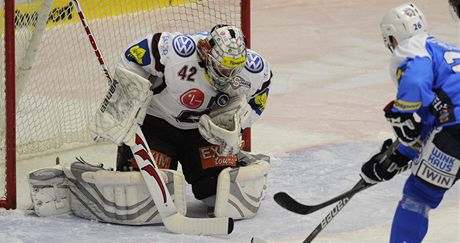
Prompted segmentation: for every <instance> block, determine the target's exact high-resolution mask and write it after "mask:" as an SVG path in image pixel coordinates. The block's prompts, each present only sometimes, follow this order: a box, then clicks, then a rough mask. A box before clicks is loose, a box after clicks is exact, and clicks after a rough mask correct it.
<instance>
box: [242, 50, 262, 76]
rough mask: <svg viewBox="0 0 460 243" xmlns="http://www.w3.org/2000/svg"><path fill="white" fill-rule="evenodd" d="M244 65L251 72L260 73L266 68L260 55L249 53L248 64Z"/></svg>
mask: <svg viewBox="0 0 460 243" xmlns="http://www.w3.org/2000/svg"><path fill="white" fill-rule="evenodd" d="M244 67H245V68H246V69H247V70H248V71H249V72H251V73H259V72H261V71H262V70H263V69H264V62H263V61H262V58H261V57H260V56H259V55H257V54H255V53H248V54H247V56H246V65H245V66H244Z"/></svg>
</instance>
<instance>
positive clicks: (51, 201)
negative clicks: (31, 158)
mask: <svg viewBox="0 0 460 243" xmlns="http://www.w3.org/2000/svg"><path fill="white" fill-rule="evenodd" d="M28 182H29V189H30V198H31V199H32V204H33V210H34V212H35V214H37V215H38V216H41V217H45V216H53V215H59V214H66V213H71V209H70V191H69V186H68V185H67V181H66V178H65V175H64V172H63V170H62V166H60V165H57V166H55V167H50V168H43V169H38V170H34V171H31V172H30V173H29V175H28Z"/></svg>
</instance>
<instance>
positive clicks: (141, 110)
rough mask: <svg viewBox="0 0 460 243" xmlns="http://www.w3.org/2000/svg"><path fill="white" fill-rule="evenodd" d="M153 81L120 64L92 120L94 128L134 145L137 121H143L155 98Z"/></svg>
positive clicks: (118, 141) (103, 135) (119, 141)
mask: <svg viewBox="0 0 460 243" xmlns="http://www.w3.org/2000/svg"><path fill="white" fill-rule="evenodd" d="M151 85H152V84H151V83H150V81H148V80H147V79H145V78H143V77H141V76H139V75H137V74H135V73H133V72H131V71H128V70H126V69H124V68H121V67H117V69H116V70H115V75H114V78H113V82H112V84H111V85H110V87H109V89H108V91H107V93H106V95H105V98H104V100H103V101H102V104H101V106H100V107H99V109H98V110H97V112H96V115H95V117H94V121H92V122H91V123H90V126H89V127H90V130H91V131H92V132H94V133H95V134H96V135H97V136H100V137H103V138H106V139H109V140H111V141H112V142H114V143H115V144H118V145H120V144H121V143H125V144H127V145H131V143H132V141H131V140H132V138H133V137H134V133H135V130H136V126H135V125H136V124H139V125H142V123H143V122H144V118H145V114H146V111H147V107H148V105H149V103H150V101H151V100H152V97H153V93H152V91H151V90H150V87H151Z"/></svg>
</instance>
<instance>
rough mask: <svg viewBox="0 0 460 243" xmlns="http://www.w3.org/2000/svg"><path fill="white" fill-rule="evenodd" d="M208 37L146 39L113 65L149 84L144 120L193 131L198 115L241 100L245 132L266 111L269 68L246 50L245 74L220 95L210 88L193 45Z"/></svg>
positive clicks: (160, 35) (165, 34) (163, 35)
mask: <svg viewBox="0 0 460 243" xmlns="http://www.w3.org/2000/svg"><path fill="white" fill-rule="evenodd" d="M207 35H208V33H207V32H200V33H196V34H192V35H189V34H181V33H168V32H163V33H156V34H150V35H148V36H146V37H145V38H143V39H141V40H140V41H137V42H134V43H133V44H131V45H130V47H129V48H128V49H127V50H126V51H125V52H124V53H123V54H122V57H121V61H120V62H119V64H118V65H120V66H121V67H123V68H125V69H128V70H130V71H132V72H134V73H136V74H138V75H140V76H142V77H144V78H146V79H149V80H150V81H151V82H152V83H153V93H154V96H153V99H152V101H151V102H150V105H149V107H148V109H147V114H149V115H152V116H155V117H159V118H161V119H164V120H166V121H167V122H169V123H170V124H171V125H173V126H175V127H177V128H180V129H196V128H197V127H198V124H197V123H198V120H199V118H200V116H201V115H202V114H204V113H207V112H209V111H210V110H211V109H212V108H213V107H215V106H216V105H224V104H225V103H226V102H227V101H228V100H229V98H231V97H234V96H238V95H241V94H244V95H245V96H246V97H247V100H248V103H249V105H250V106H251V108H252V115H251V118H250V119H249V122H248V123H247V124H244V127H243V128H246V127H249V126H251V125H252V123H254V122H255V120H256V119H257V118H258V117H259V116H260V114H261V113H262V112H263V110H264V108H265V103H266V99H267V96H268V92H269V86H270V79H271V76H272V74H271V70H270V64H269V62H268V61H266V60H265V59H263V58H262V57H261V56H260V55H259V54H257V53H256V52H254V51H252V50H249V49H248V50H247V61H246V65H245V68H244V69H243V70H242V71H241V72H240V73H239V74H238V75H237V76H236V77H235V78H234V79H233V80H232V82H231V85H230V86H228V87H227V89H226V90H224V92H219V91H217V90H215V89H214V87H213V86H212V85H211V84H210V83H209V81H208V80H210V77H209V75H208V74H207V73H206V69H205V68H204V63H202V61H201V59H200V57H199V56H198V53H197V42H198V40H200V39H203V38H205V37H206V36H207Z"/></svg>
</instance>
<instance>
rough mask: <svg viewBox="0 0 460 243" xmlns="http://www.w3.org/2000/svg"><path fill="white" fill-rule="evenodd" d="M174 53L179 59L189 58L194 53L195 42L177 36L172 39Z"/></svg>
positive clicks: (189, 38)
mask: <svg viewBox="0 0 460 243" xmlns="http://www.w3.org/2000/svg"><path fill="white" fill-rule="evenodd" d="M173 47H174V51H175V52H176V53H177V55H179V56H181V57H189V56H191V55H192V54H193V53H194V52H195V42H194V41H193V39H192V38H191V37H190V36H187V35H178V36H176V37H174V39H173Z"/></svg>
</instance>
